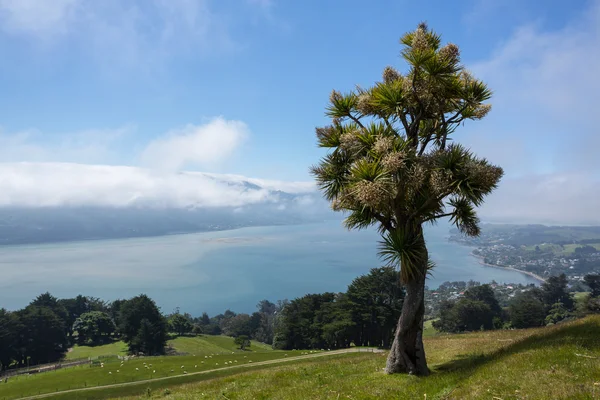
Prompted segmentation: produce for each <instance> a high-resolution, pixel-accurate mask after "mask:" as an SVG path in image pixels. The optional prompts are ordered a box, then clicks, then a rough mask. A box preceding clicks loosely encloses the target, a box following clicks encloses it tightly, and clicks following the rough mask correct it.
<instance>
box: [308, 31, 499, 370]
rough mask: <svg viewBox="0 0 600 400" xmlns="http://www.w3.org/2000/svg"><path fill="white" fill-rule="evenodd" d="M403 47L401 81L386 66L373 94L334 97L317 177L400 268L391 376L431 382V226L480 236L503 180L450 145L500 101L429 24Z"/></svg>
mask: <svg viewBox="0 0 600 400" xmlns="http://www.w3.org/2000/svg"><path fill="white" fill-rule="evenodd" d="M400 43H401V45H402V52H401V56H402V59H403V60H404V61H405V62H406V64H407V65H406V68H405V69H404V71H403V72H399V71H398V70H396V69H394V68H392V67H386V68H385V69H384V70H383V77H382V80H381V81H380V82H377V83H375V84H374V85H373V86H372V87H368V88H361V87H357V88H356V89H354V90H352V91H350V92H347V93H340V92H338V91H335V90H334V91H333V92H332V93H331V96H330V99H329V100H330V101H329V106H328V108H327V114H328V116H329V117H331V124H329V125H327V126H324V127H320V128H317V129H316V135H317V140H318V144H319V146H320V147H323V148H327V149H329V151H328V152H327V155H326V156H325V157H324V158H323V159H322V160H321V161H320V162H319V163H318V164H317V165H315V166H313V167H312V173H313V175H314V176H315V178H316V180H317V183H318V185H319V187H320V189H321V190H322V192H323V193H324V196H325V197H326V198H327V199H328V200H329V201H330V202H331V206H332V208H333V209H334V210H335V211H343V212H346V213H347V217H346V219H345V225H346V227H347V228H349V229H362V228H367V227H371V226H375V227H377V229H378V230H379V232H380V234H381V236H382V240H381V243H380V255H381V256H382V258H383V259H384V260H385V261H386V262H388V263H389V264H391V265H395V266H398V267H399V268H400V277H401V280H402V283H403V284H404V285H405V287H406V297H405V299H404V304H403V308H402V315H401V316H400V319H399V321H398V325H397V327H396V331H395V337H394V342H393V344H392V348H391V351H390V353H389V357H388V360H387V365H386V372H387V373H398V372H407V373H411V374H418V375H427V374H428V373H429V369H428V367H427V361H426V359H425V350H424V348H423V340H422V333H423V315H424V289H425V278H426V275H427V272H428V269H429V268H430V267H431V266H432V264H431V262H430V260H429V256H428V252H427V246H426V243H425V237H424V235H423V226H424V225H425V224H427V223H435V221H436V220H438V219H440V218H448V219H450V221H451V222H452V223H454V224H455V225H456V226H457V227H458V229H459V230H460V231H461V232H463V233H464V234H466V235H469V236H476V235H478V234H479V232H480V228H479V219H478V217H477V213H476V208H477V207H478V206H479V205H481V204H482V202H483V200H484V197H485V196H486V195H488V194H489V193H490V192H492V191H493V190H494V189H495V188H496V186H497V184H498V182H499V181H500V178H501V177H502V174H503V171H502V169H501V168H500V167H497V166H495V165H492V164H491V163H489V162H488V161H487V160H485V159H483V158H480V157H477V156H476V155H475V154H473V153H472V152H471V151H470V150H469V149H467V148H466V147H464V146H462V145H460V144H457V143H455V142H454V141H453V140H452V136H453V133H454V132H455V130H456V129H457V128H458V127H459V126H461V125H463V124H464V123H466V122H467V121H470V120H479V119H482V118H484V117H485V116H486V115H487V114H488V112H489V111H490V109H491V106H490V105H489V104H488V103H487V101H488V100H489V99H490V97H491V95H492V92H491V91H490V90H489V89H488V88H487V86H486V85H485V84H484V83H483V82H482V81H480V80H478V79H476V78H475V77H473V75H471V74H470V73H469V72H468V71H467V70H466V69H465V68H464V66H463V65H462V64H461V62H460V55H459V48H458V47H457V46H456V45H454V44H451V43H449V44H446V45H444V46H442V43H441V37H440V36H439V35H438V34H436V33H435V32H433V31H432V30H430V29H429V28H428V27H427V26H426V25H425V24H424V23H422V24H420V25H419V26H418V27H417V29H416V30H415V31H413V32H408V33H406V34H405V35H404V36H402V38H401V39H400ZM350 65H351V64H350Z"/></svg>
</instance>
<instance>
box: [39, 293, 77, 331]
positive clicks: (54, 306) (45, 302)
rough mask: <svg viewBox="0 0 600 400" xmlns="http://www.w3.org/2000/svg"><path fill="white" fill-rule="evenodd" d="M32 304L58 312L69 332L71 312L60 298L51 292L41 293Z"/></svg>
mask: <svg viewBox="0 0 600 400" xmlns="http://www.w3.org/2000/svg"><path fill="white" fill-rule="evenodd" d="M30 305H33V306H37V307H47V308H49V309H50V310H52V312H53V313H54V314H56V316H57V317H58V318H60V320H61V321H62V322H63V325H64V326H65V329H66V332H67V333H68V332H69V329H70V327H69V326H67V324H68V322H69V320H70V319H69V312H68V311H67V309H66V308H65V306H64V305H63V304H61V302H60V300H58V299H57V298H56V297H54V296H52V295H51V294H50V293H49V292H46V293H42V294H40V295H39V296H38V297H36V298H35V299H34V300H33V301H32V302H31V303H30Z"/></svg>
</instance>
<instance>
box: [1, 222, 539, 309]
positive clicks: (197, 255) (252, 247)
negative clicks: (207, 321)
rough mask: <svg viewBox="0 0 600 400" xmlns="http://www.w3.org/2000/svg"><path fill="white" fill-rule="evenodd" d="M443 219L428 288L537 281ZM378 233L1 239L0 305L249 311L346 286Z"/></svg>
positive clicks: (434, 234)
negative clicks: (84, 302) (100, 303)
mask: <svg viewBox="0 0 600 400" xmlns="http://www.w3.org/2000/svg"><path fill="white" fill-rule="evenodd" d="M447 234H448V227H447V226H445V225H444V226H436V227H432V228H428V230H427V231H426V238H427V243H428V246H429V249H430V253H431V257H432V258H433V259H434V261H435V262H436V263H437V268H436V269H435V270H434V271H433V276H432V277H431V278H429V281H428V285H429V287H432V288H433V287H437V286H438V285H439V284H440V283H442V282H444V281H448V280H454V281H456V280H464V281H467V280H469V279H473V280H476V281H480V282H489V281H491V280H492V279H494V280H496V281H498V282H507V283H508V282H510V283H536V281H535V280H534V279H533V278H531V277H529V276H527V275H524V274H520V273H518V272H514V271H508V270H501V269H498V268H490V267H485V266H482V265H480V264H479V263H478V262H477V260H476V259H475V258H473V257H472V256H470V251H471V249H469V248H468V247H464V246H461V245H458V244H455V243H450V242H448V241H447V240H446V237H447ZM380 265H381V262H380V261H379V260H378V258H377V234H376V232H373V231H361V232H348V231H346V230H345V229H344V228H343V227H342V226H341V223H340V222H339V221H329V222H324V223H320V224H310V225H296V226H280V227H261V228H244V229H238V230H231V231H222V232H210V233H198V234H189V235H176V236H164V237H154V238H141V239H119V240H99V241H87V242H71V243H61V244H45V245H26V246H4V247H0V307H5V308H8V309H16V308H20V307H23V306H25V305H26V304H27V303H28V302H29V301H30V300H31V299H32V298H33V297H35V296H36V295H38V294H40V293H42V292H44V291H50V292H51V293H52V294H53V295H55V296H57V297H72V296H75V295H77V294H79V293H81V294H85V295H91V296H96V297H100V298H103V299H107V300H113V299H116V298H125V297H131V296H134V295H137V294H139V293H146V294H148V295H149V296H151V297H152V298H153V299H155V300H156V301H157V303H158V304H159V306H161V308H162V309H163V311H166V312H170V311H172V310H173V309H174V308H175V307H180V308H181V310H182V311H185V312H190V313H192V314H194V315H197V314H199V313H201V312H202V311H207V312H208V313H209V314H215V313H219V312H222V311H224V310H225V309H226V308H231V309H232V310H235V311H237V312H251V311H253V310H254V309H255V304H256V303H257V302H258V301H259V300H261V299H264V298H266V299H269V300H272V301H275V300H277V299H283V298H294V297H297V296H301V295H304V294H306V293H317V292H325V291H343V290H345V288H346V287H347V285H348V284H349V283H350V282H351V281H352V279H354V278H355V277H357V276H359V275H361V274H364V273H366V272H368V270H369V269H370V268H373V267H378V266H380Z"/></svg>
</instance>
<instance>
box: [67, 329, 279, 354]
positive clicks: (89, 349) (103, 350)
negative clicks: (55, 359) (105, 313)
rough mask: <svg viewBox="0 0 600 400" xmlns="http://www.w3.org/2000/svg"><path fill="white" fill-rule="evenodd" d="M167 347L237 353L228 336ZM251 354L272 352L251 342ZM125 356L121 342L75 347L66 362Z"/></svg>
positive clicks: (205, 337)
mask: <svg viewBox="0 0 600 400" xmlns="http://www.w3.org/2000/svg"><path fill="white" fill-rule="evenodd" d="M167 345H169V346H170V347H172V348H173V349H174V350H175V352H177V353H186V354H196V355H207V354H225V353H231V352H232V351H237V348H236V346H235V344H234V343H233V338H231V337H229V336H211V335H202V336H182V337H178V338H175V339H173V340H169V341H168V342H167ZM248 350H250V351H251V352H256V351H260V352H264V351H272V349H271V346H269V345H267V344H264V343H260V342H256V341H254V340H253V341H252V343H251V346H250V348H249V349H248ZM126 354H127V345H126V344H125V343H123V342H114V343H109V344H105V345H102V346H75V347H73V349H72V350H71V351H70V352H68V353H67V355H66V359H67V360H77V359H81V358H89V357H91V358H97V357H106V356H119V355H126Z"/></svg>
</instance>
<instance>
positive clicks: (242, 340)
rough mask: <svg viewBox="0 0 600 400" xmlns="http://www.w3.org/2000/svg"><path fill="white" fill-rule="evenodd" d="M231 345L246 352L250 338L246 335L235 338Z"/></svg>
mask: <svg viewBox="0 0 600 400" xmlns="http://www.w3.org/2000/svg"><path fill="white" fill-rule="evenodd" d="M233 343H235V345H236V346H238V347H239V348H240V350H246V349H247V348H248V347H250V345H251V342H250V338H249V337H248V336H246V335H240V336H236V337H235V339H233Z"/></svg>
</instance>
